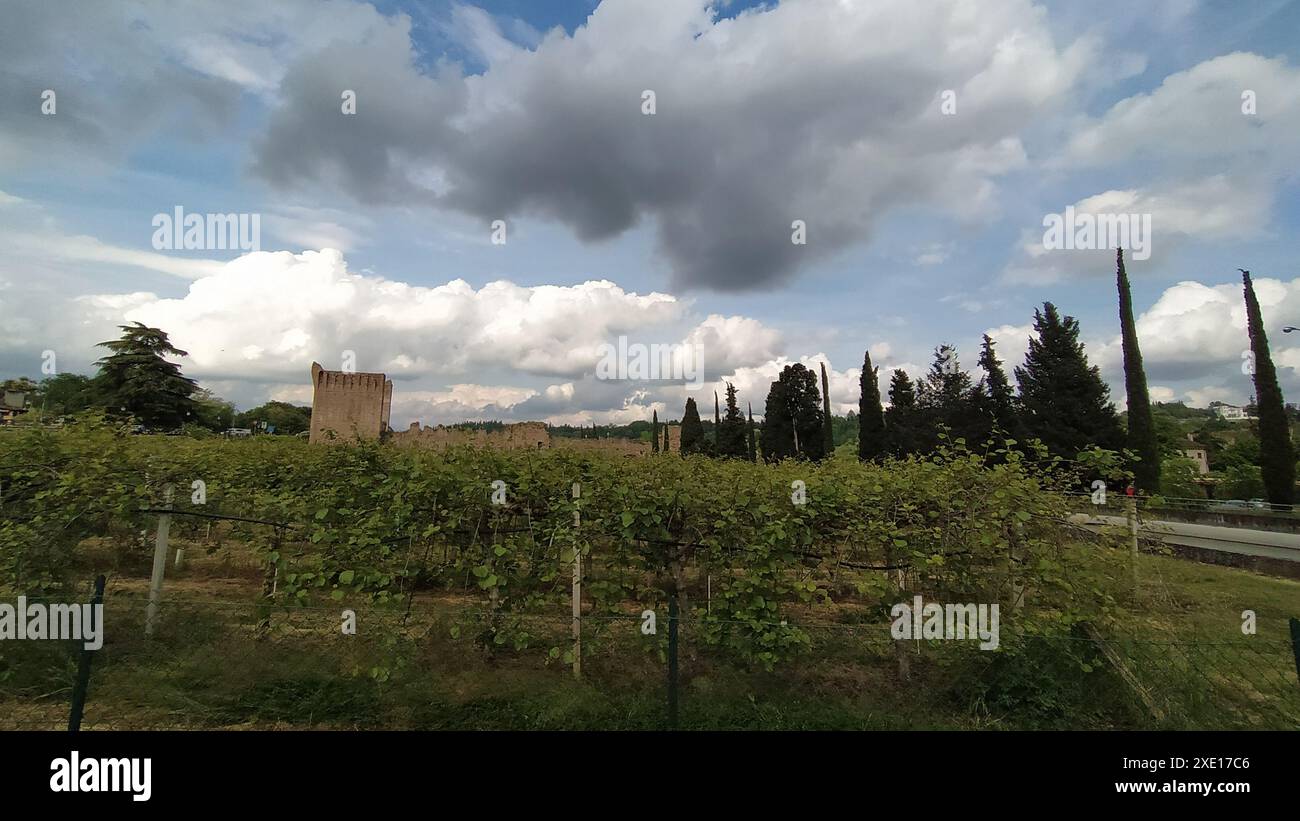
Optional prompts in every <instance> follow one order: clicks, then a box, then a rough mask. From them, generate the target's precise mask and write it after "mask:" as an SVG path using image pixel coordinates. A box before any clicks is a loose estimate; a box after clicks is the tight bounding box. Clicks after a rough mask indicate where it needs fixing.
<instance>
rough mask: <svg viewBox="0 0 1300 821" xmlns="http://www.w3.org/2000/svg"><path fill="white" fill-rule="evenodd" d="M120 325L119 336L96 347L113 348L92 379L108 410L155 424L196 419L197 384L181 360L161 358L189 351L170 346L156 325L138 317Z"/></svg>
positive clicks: (175, 424) (177, 423) (163, 425)
mask: <svg viewBox="0 0 1300 821" xmlns="http://www.w3.org/2000/svg"><path fill="white" fill-rule="evenodd" d="M118 327H119V328H120V329H121V330H122V338H121V339H115V340H112V341H110V342H100V343H99V344H98V345H97V346H96V347H100V348H107V349H108V350H109V351H110V353H109V355H108V356H105V357H104V358H102V359H100V360H99V361H97V362H96V363H95V365H97V366H98V367H99V373H98V374H97V375H96V376H95V379H94V388H95V391H96V392H97V393H98V394H99V396H100V397H102V400H103V402H104V404H105V407H107V408H108V409H109V412H110V413H113V414H125V415H130V416H133V417H135V418H136V419H138V420H139V421H140V423H141V424H143V425H147V426H149V427H157V428H168V429H171V428H179V427H180V426H181V425H183V424H185V422H187V421H195V416H194V414H195V411H196V405H195V402H194V399H193V394H194V392H195V391H196V390H198V384H197V383H196V382H195V381H194V380H193V379H190V378H188V377H186V376H184V375H183V374H181V369H180V366H179V365H176V364H173V363H171V362H168V361H167V360H166V359H163V357H164V356H165V355H167V356H189V354H188V353H186V352H185V351H182V350H180V349H179V348H177V347H175V346H174V345H172V344H171V341H170V340H169V339H168V338H167V334H166V333H165V332H163V331H161V330H159V329H158V328H150V327H148V326H147V325H144V324H143V323H140V322H136V323H134V324H133V325H119V326H118Z"/></svg>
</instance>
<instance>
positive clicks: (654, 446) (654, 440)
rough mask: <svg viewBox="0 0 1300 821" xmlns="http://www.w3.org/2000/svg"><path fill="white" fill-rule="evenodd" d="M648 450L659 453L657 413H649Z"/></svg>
mask: <svg viewBox="0 0 1300 821" xmlns="http://www.w3.org/2000/svg"><path fill="white" fill-rule="evenodd" d="M650 450H651V451H652V452H654V453H658V452H659V411H658V409H656V410H654V411H651V421H650Z"/></svg>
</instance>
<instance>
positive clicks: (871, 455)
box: [858, 351, 888, 461]
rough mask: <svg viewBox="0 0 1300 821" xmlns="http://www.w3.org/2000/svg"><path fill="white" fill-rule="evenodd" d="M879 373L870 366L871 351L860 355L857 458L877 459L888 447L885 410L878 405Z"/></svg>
mask: <svg viewBox="0 0 1300 821" xmlns="http://www.w3.org/2000/svg"><path fill="white" fill-rule="evenodd" d="M879 380H880V375H879V373H878V369H876V368H874V367H872V366H871V351H867V352H866V353H864V354H863V356H862V376H861V378H860V379H859V382H858V385H859V388H858V458H859V459H862V460H864V461H865V460H867V459H872V460H878V459H880V457H882V456H884V455H885V453H886V450H887V448H888V443H887V442H886V441H885V411H884V409H883V408H882V407H881V406H880V381H879Z"/></svg>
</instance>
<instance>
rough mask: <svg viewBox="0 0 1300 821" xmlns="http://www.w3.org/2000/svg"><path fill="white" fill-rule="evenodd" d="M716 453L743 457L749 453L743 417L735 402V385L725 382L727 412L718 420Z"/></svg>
mask: <svg viewBox="0 0 1300 821" xmlns="http://www.w3.org/2000/svg"><path fill="white" fill-rule="evenodd" d="M718 455H719V456H731V457H735V458H738V459H744V458H746V457H747V456H748V455H749V454H748V453H747V448H746V446H745V417H744V416H742V415H741V414H740V407H739V405H738V403H737V402H736V386H735V385H733V384H731V383H730V382H728V383H727V413H726V415H725V416H723V417H722V419H721V421H719V422H718Z"/></svg>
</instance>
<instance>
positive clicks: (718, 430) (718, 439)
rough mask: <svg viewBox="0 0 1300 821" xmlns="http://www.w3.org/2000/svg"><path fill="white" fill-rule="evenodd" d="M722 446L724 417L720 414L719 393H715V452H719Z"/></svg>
mask: <svg viewBox="0 0 1300 821" xmlns="http://www.w3.org/2000/svg"><path fill="white" fill-rule="evenodd" d="M721 445H722V415H721V414H720V413H718V392H717V391H714V392H713V450H714V452H715V453H716V452H718V450H719V448H720V447H721Z"/></svg>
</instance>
